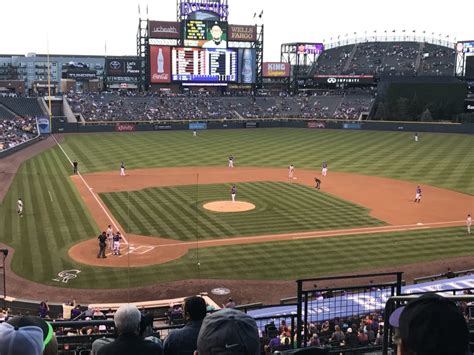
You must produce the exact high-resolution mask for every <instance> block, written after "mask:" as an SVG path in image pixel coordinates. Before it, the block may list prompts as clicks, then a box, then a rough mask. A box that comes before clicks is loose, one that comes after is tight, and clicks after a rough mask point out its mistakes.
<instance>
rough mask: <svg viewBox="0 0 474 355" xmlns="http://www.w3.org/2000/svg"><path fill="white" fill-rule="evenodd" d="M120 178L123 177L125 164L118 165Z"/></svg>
mask: <svg viewBox="0 0 474 355" xmlns="http://www.w3.org/2000/svg"><path fill="white" fill-rule="evenodd" d="M120 176H125V164H124V163H123V162H122V164H120Z"/></svg>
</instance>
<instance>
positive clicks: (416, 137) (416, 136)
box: [415, 132, 418, 142]
mask: <svg viewBox="0 0 474 355" xmlns="http://www.w3.org/2000/svg"><path fill="white" fill-rule="evenodd" d="M415 142H418V132H416V133H415Z"/></svg>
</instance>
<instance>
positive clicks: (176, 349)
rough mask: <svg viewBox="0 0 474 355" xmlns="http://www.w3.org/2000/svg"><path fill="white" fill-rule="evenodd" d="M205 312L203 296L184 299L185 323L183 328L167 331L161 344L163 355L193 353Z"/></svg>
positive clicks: (189, 354) (186, 354) (188, 354)
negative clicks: (166, 335)
mask: <svg viewBox="0 0 474 355" xmlns="http://www.w3.org/2000/svg"><path fill="white" fill-rule="evenodd" d="M206 313H207V308H206V301H205V300H204V298H202V297H199V296H193V297H188V298H186V299H185V300H184V317H185V319H186V321H187V323H186V324H185V326H184V327H183V328H181V329H176V330H173V331H171V332H170V333H169V335H168V337H167V338H166V339H165V343H164V345H163V353H164V354H165V355H175V354H180V355H193V354H194V350H196V348H197V339H198V335H199V330H200V329H201V325H202V321H203V319H204V317H206Z"/></svg>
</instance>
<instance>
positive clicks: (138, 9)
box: [138, 4, 140, 15]
mask: <svg viewBox="0 0 474 355" xmlns="http://www.w3.org/2000/svg"><path fill="white" fill-rule="evenodd" d="M138 14H139V15H140V4H138Z"/></svg>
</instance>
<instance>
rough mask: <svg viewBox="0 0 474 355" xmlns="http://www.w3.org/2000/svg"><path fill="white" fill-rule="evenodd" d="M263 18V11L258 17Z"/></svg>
mask: <svg viewBox="0 0 474 355" xmlns="http://www.w3.org/2000/svg"><path fill="white" fill-rule="evenodd" d="M262 16H263V10H262V12H260V15H258V17H259V18H262Z"/></svg>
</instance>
